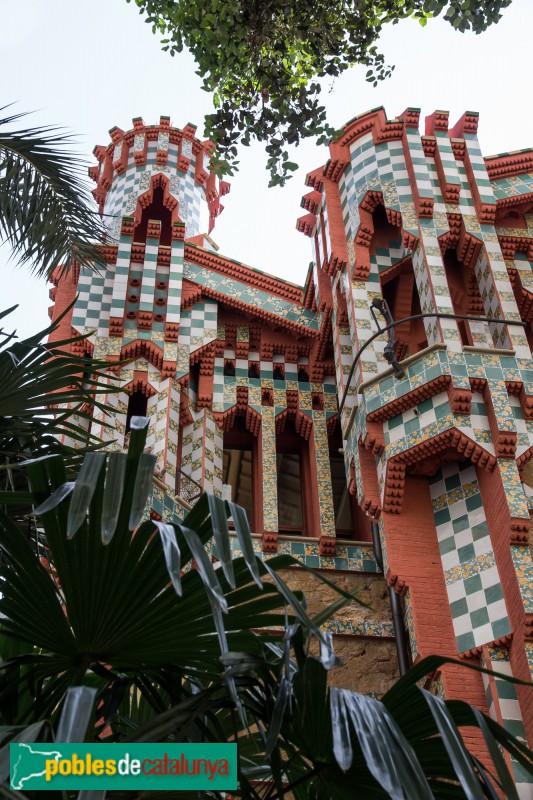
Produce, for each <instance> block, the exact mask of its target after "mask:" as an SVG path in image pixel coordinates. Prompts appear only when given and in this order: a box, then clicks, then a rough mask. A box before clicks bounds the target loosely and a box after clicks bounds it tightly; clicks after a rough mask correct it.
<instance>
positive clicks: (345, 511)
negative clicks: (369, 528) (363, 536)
mask: <svg viewBox="0 0 533 800" xmlns="http://www.w3.org/2000/svg"><path fill="white" fill-rule="evenodd" d="M341 448H342V435H341V429H340V425H339V423H338V422H337V424H336V426H335V429H334V430H333V432H332V434H331V436H330V437H329V468H330V472H331V491H332V494H333V509H334V512H335V532H336V534H337V536H339V537H340V538H343V539H353V538H354V533H355V527H356V526H355V523H354V509H353V508H352V504H353V503H354V502H355V501H354V498H353V497H352V495H351V494H350V492H349V490H348V479H347V477H346V468H345V464H344V456H343V455H342V454H341V453H339V450H340V449H341Z"/></svg>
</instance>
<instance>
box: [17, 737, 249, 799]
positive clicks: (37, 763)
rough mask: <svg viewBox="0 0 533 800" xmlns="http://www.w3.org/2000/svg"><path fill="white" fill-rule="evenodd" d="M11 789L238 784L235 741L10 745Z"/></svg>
mask: <svg viewBox="0 0 533 800" xmlns="http://www.w3.org/2000/svg"><path fill="white" fill-rule="evenodd" d="M10 761H11V765H10V766H11V772H10V774H11V788H12V789H15V790H16V791H26V790H33V789H48V790H50V789H59V790H61V789H106V790H107V789H110V790H111V789H118V788H119V785H120V789H127V788H131V789H138V790H144V789H153V790H156V791H157V790H158V789H163V790H167V789H173V790H174V791H179V790H180V789H200V790H201V789H214V790H221V791H226V790H231V789H236V788H237V745H236V744H173V745H166V744H129V745H128V744H61V743H55V744H22V743H18V744H11V745H10Z"/></svg>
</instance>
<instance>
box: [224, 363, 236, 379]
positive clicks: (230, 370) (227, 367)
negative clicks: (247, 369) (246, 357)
mask: <svg viewBox="0 0 533 800" xmlns="http://www.w3.org/2000/svg"><path fill="white" fill-rule="evenodd" d="M224 375H225V376H226V377H227V378H228V377H229V378H234V377H235V364H234V363H233V361H225V362H224Z"/></svg>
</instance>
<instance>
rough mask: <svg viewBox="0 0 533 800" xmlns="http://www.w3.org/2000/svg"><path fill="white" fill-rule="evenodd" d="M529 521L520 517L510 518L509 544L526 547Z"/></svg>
mask: <svg viewBox="0 0 533 800" xmlns="http://www.w3.org/2000/svg"><path fill="white" fill-rule="evenodd" d="M530 527H531V520H530V519H524V518H520V517H511V534H510V537H509V539H510V542H511V544H518V545H526V546H527V545H528V544H529V529H530Z"/></svg>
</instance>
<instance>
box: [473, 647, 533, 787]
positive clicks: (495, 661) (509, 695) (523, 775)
mask: <svg viewBox="0 0 533 800" xmlns="http://www.w3.org/2000/svg"><path fill="white" fill-rule="evenodd" d="M481 666H483V667H485V668H486V669H490V670H493V671H494V672H495V673H499V674H500V675H508V676H509V677H513V671H512V669H511V663H510V660H509V653H508V652H507V650H504V649H502V648H501V647H484V648H483V651H482V659H481ZM482 674H483V684H484V686H485V694H486V696H487V703H488V706H489V716H490V717H491V718H492V719H494V720H495V721H496V722H498V723H499V724H500V725H502V726H503V727H504V728H505V729H506V730H507V731H509V733H511V734H512V735H513V736H515V737H516V738H517V739H519V740H520V741H521V742H522V743H523V744H525V743H526V733H525V729H524V723H523V721H522V714H521V712H520V706H519V704H518V696H517V693H516V686H515V684H513V683H510V682H509V681H506V680H505V679H504V678H501V677H500V676H499V675H486V674H484V673H482ZM511 764H512V767H513V772H514V779H515V781H516V788H517V792H518V796H519V798H520V800H529V799H530V798H531V796H532V793H533V776H532V775H531V774H529V773H527V772H526V771H525V770H524V769H523V768H522V767H521V766H520V764H519V763H518V762H516V761H514V760H513V759H511Z"/></svg>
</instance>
